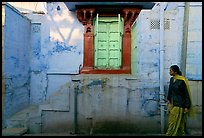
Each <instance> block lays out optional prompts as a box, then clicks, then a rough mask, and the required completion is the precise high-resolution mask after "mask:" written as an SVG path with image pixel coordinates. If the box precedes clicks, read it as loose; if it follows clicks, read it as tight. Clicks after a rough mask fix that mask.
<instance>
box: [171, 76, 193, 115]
mask: <svg viewBox="0 0 204 138" xmlns="http://www.w3.org/2000/svg"><path fill="white" fill-rule="evenodd" d="M174 79H178V80H183V81H184V82H185V84H186V87H187V90H188V95H189V98H190V103H191V105H190V109H189V111H188V116H189V117H192V118H194V117H195V113H194V110H193V104H192V96H191V91H190V88H189V85H188V81H187V80H186V78H185V77H183V76H180V75H178V74H176V75H175V76H174Z"/></svg>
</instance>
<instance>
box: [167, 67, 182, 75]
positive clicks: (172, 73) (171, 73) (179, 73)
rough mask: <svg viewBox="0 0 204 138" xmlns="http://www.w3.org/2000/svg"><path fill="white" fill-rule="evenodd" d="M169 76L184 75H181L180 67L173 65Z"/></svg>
mask: <svg viewBox="0 0 204 138" xmlns="http://www.w3.org/2000/svg"><path fill="white" fill-rule="evenodd" d="M169 74H170V75H171V76H174V75H176V74H178V75H182V73H181V71H180V69H179V67H178V66H177V65H172V66H171V67H170V70H169Z"/></svg>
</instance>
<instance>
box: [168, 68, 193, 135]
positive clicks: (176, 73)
mask: <svg viewBox="0 0 204 138" xmlns="http://www.w3.org/2000/svg"><path fill="white" fill-rule="evenodd" d="M169 74H170V75H171V76H172V77H171V78H170V84H169V91H168V95H167V104H168V108H169V109H168V110H169V118H168V129H167V132H166V135H167V136H180V135H181V136H184V135H185V123H186V115H188V116H189V117H194V112H193V105H192V98H191V93H190V88H189V85H188V81H187V80H186V79H185V77H183V76H181V71H180V69H179V67H178V66H177V65H172V66H171V67H170V70H169Z"/></svg>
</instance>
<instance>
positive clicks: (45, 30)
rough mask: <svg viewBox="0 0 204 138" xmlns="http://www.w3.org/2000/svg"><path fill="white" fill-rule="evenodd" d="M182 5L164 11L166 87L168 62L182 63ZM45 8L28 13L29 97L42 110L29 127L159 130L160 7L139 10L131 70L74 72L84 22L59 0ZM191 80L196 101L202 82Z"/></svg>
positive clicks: (90, 130)
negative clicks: (126, 73) (157, 8)
mask: <svg viewBox="0 0 204 138" xmlns="http://www.w3.org/2000/svg"><path fill="white" fill-rule="evenodd" d="M183 9H184V8H183V7H179V8H178V9H175V10H169V11H166V12H165V32H164V40H165V43H164V49H165V53H164V80H165V82H164V85H165V93H166V92H167V89H168V83H169V78H170V76H169V73H168V72H169V67H170V66H171V65H172V64H178V65H180V64H181V52H182V51H181V46H182V26H183V22H182V21H181V20H183V11H184V10H183ZM45 13H47V14H33V13H28V14H26V16H27V17H28V18H29V19H31V20H32V25H31V38H32V40H31V48H30V53H31V54H30V60H31V62H30V71H31V72H30V73H31V85H30V103H31V104H36V105H37V104H39V110H40V113H41V116H40V119H39V120H38V121H37V122H38V123H39V124H38V125H36V124H37V123H33V122H31V124H30V132H32V131H33V132H34V133H39V132H37V131H41V132H50V133H51V132H53V133H54V132H67V131H70V130H71V131H74V130H75V129H76V125H77V127H78V129H79V131H80V132H86V133H87V132H88V133H111V132H112V133H114V132H115V133H116V132H117V133H118V132H121V133H125V132H133V133H159V132H160V127H161V126H160V123H161V122H160V106H159V87H160V86H159V69H160V63H159V58H160V56H159V50H160V49H159V28H158V27H159V24H158V21H159V11H142V12H141V13H140V15H139V16H138V19H137V22H136V24H135V26H136V29H134V30H135V32H133V33H134V35H133V36H135V37H136V38H135V39H136V41H135V42H134V46H135V47H134V48H136V49H134V51H135V52H137V53H135V54H132V55H133V56H132V59H135V60H134V65H136V67H134V75H77V74H78V73H79V68H80V65H82V64H83V26H82V24H81V23H79V21H78V20H77V18H76V14H75V13H74V12H70V11H69V10H68V9H67V7H66V6H65V4H64V3H61V2H51V3H48V4H47V11H45ZM172 36H174V37H172ZM199 43H200V42H199ZM13 52H15V51H13ZM25 53H26V52H25ZM14 55H15V54H14ZM25 63H27V62H25ZM76 79H78V80H79V81H80V82H79V83H78V85H79V89H78V94H77V97H76V95H74V92H75V91H74V88H75V86H76V85H74V81H73V80H76ZM191 85H193V86H195V87H192V89H193V90H194V89H195V88H196V91H197V92H195V93H196V94H197V95H194V97H195V98H194V99H197V102H195V101H194V103H196V104H198V105H200V104H201V102H200V101H201V99H200V98H199V96H200V94H201V91H200V89H201V88H200V83H199V82H198V84H191ZM76 98H77V99H76ZM75 100H77V102H75ZM45 103H46V104H45ZM201 105H202V104H201ZM76 107H77V108H76ZM76 110H77V111H76ZM76 112H77V113H76ZM76 118H77V122H76V120H75V119H76ZM33 121H35V120H33ZM76 123H77V124H76ZM34 124H35V125H34ZM147 124H148V125H147ZM199 125H200V124H199ZM36 128H37V129H36Z"/></svg>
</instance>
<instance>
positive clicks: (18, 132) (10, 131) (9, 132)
mask: <svg viewBox="0 0 204 138" xmlns="http://www.w3.org/2000/svg"><path fill="white" fill-rule="evenodd" d="M27 131H28V129H27V128H4V129H2V136H22V135H23V134H25V133H26V132H27Z"/></svg>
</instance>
